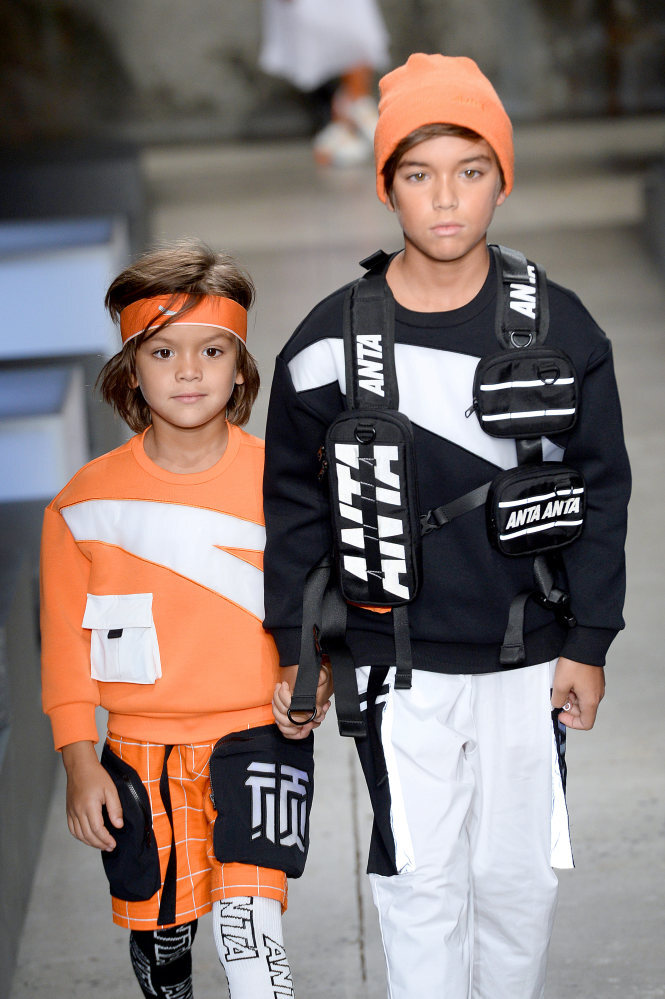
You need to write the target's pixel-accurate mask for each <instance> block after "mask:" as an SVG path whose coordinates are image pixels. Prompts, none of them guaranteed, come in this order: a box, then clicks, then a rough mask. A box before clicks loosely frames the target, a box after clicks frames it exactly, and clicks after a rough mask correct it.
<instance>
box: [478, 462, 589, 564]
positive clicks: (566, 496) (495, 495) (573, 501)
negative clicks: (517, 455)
mask: <svg viewBox="0 0 665 999" xmlns="http://www.w3.org/2000/svg"><path fill="white" fill-rule="evenodd" d="M585 509H586V487H585V484H584V478H583V476H582V474H581V472H578V471H577V470H576V469H574V468H569V467H567V466H566V465H560V464H559V463H558V462H554V461H550V462H547V461H546V462H541V463H539V464H534V465H518V466H517V468H509V469H508V470H507V471H505V472H501V473H500V474H499V475H497V477H496V478H495V479H494V481H493V482H492V484H491V486H490V491H489V494H488V496H487V506H486V511H487V531H488V534H489V538H490V541H491V543H492V544H493V545H494V547H495V548H496V549H498V551H500V552H501V553H502V554H503V555H538V554H539V553H541V552H548V551H552V550H554V549H556V548H563V547H565V545H569V544H570V543H571V542H572V541H575V539H576V538H578V537H579V535H580V534H581V532H582V527H583V523H584V513H585Z"/></svg>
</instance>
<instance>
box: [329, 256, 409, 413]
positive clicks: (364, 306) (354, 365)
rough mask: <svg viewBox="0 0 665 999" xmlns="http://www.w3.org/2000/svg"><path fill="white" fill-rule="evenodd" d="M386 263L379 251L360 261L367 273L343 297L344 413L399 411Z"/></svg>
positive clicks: (393, 326) (390, 294) (393, 323)
mask: <svg viewBox="0 0 665 999" xmlns="http://www.w3.org/2000/svg"><path fill="white" fill-rule="evenodd" d="M389 259H390V258H389V256H388V255H387V254H385V253H383V251H382V250H380V251H379V252H378V253H376V254H374V256H372V257H370V258H368V259H367V260H363V261H361V263H362V264H363V266H367V267H369V270H368V272H367V274H365V275H364V276H363V277H362V278H361V279H360V280H359V281H356V282H355V284H353V285H352V286H351V288H350V289H349V292H348V294H347V301H346V303H345V306H344V321H343V336H344V359H345V368H346V405H347V409H363V407H364V408H367V407H369V408H372V409H399V393H398V391H397V374H396V371H395V299H394V298H393V296H392V293H391V292H390V289H389V288H388V286H387V284H386V279H385V276H384V270H385V267H386V264H387V263H388V261H389ZM368 386H371V388H370V387H368Z"/></svg>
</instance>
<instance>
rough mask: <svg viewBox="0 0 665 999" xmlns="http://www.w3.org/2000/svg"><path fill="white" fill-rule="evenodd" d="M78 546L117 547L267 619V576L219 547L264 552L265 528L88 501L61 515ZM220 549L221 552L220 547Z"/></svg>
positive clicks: (222, 516) (198, 513)
mask: <svg viewBox="0 0 665 999" xmlns="http://www.w3.org/2000/svg"><path fill="white" fill-rule="evenodd" d="M61 513H62V516H63V517H64V518H65V521H66V522H67V526H68V527H69V529H70V531H71V532H72V534H73V535H74V538H75V539H76V540H77V541H100V542H103V543H104V544H108V545H117V546H118V547H119V548H122V549H124V550H125V551H127V552H129V553H130V554H132V555H136V556H137V557H138V558H142V559H145V560H146V561H148V562H154V563H155V564H156V565H161V566H163V567H164V568H165V569H171V570H172V571H173V572H177V573H178V574H179V575H181V576H185V577H186V578H187V579H191V580H192V581H193V582H195V583H199V584H200V585H201V586H205V587H207V589H209V590H213V591H214V592H215V593H219V594H220V596H222V597H226V598H227V599H228V600H231V601H232V602H233V603H235V604H239V605H240V606H241V607H243V608H244V609H245V610H247V611H249V613H250V614H253V615H254V616H255V617H257V618H258V619H259V620H260V621H262V620H263V617H264V611H263V573H262V572H261V570H260V569H257V568H256V567H255V566H253V565H250V564H249V563H248V562H245V561H243V560H242V559H240V558H237V557H236V556H234V555H231V554H229V552H225V551H220V548H243V549H248V550H250V551H263V549H264V547H265V528H264V527H262V526H261V525H260V524H253V523H251V521H247V520H240V519H239V518H238V517H232V516H230V515H229V514H226V513H219V512H218V511H216V510H204V509H201V508H200V507H193V506H183V505H180V504H176V503H156V502H152V501H147V500H118V499H113V500H86V501H85V502H83V503H75V504H73V505H72V506H68V507H64V508H63V509H62V510H61ZM218 546H219V547H218Z"/></svg>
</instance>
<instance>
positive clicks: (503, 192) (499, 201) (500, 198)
mask: <svg viewBox="0 0 665 999" xmlns="http://www.w3.org/2000/svg"><path fill="white" fill-rule="evenodd" d="M507 197H508V195H507V194H506V189H505V187H502V188H501V190H500V191H499V193H498V195H497V198H496V207H497V208H498V207H499V205H502V204H503V203H504V201H505V200H506V198H507Z"/></svg>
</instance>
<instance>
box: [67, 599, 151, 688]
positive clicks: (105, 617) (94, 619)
mask: <svg viewBox="0 0 665 999" xmlns="http://www.w3.org/2000/svg"><path fill="white" fill-rule="evenodd" d="M83 627H84V628H90V630H91V631H92V637H91V641H90V675H91V676H92V678H93V680H103V681H104V682H105V683H154V682H155V680H158V679H159V678H160V676H161V675H162V667H161V663H160V658H159V645H158V643H157V632H156V631H155V623H154V621H153V617H152V593H120V594H104V595H98V594H94V593H89V594H88V600H87V603H86V608H85V614H84V615H83Z"/></svg>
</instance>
